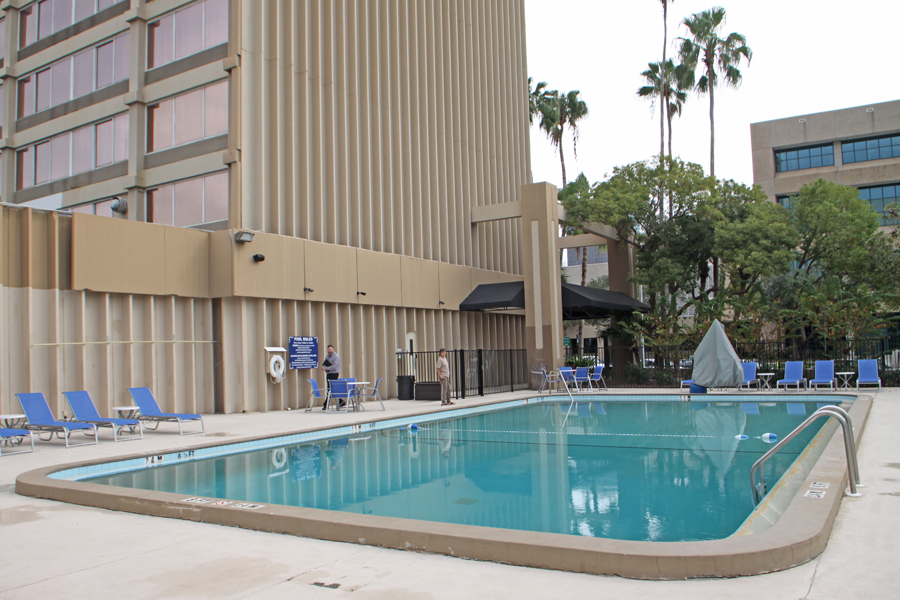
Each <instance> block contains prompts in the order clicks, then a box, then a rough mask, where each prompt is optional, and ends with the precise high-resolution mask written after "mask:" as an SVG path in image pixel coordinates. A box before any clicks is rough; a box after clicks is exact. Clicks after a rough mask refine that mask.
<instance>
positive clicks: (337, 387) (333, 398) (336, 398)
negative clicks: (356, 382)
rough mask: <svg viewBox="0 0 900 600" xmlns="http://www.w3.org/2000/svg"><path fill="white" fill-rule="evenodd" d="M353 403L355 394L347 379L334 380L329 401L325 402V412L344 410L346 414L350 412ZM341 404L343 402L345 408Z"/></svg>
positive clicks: (329, 393)
mask: <svg viewBox="0 0 900 600" xmlns="http://www.w3.org/2000/svg"><path fill="white" fill-rule="evenodd" d="M352 401H353V394H352V392H351V391H350V386H348V385H347V381H346V380H345V379H332V380H331V388H330V390H329V391H328V399H327V400H326V401H325V410H329V409H332V410H340V409H341V408H343V409H344V412H347V411H348V410H350V403H351V402H352ZM340 402H343V403H344V406H341V405H340ZM335 404H337V406H335Z"/></svg>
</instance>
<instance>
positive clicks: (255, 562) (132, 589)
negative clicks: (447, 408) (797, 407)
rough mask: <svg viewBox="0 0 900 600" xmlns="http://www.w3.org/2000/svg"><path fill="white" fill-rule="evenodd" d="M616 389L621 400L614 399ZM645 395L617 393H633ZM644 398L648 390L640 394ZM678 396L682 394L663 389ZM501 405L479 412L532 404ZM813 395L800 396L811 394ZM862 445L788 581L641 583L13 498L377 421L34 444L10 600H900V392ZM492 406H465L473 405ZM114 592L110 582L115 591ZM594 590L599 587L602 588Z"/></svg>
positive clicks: (12, 514) (421, 406)
mask: <svg viewBox="0 0 900 600" xmlns="http://www.w3.org/2000/svg"><path fill="white" fill-rule="evenodd" d="M617 391H618V390H617ZM635 391H637V390H621V392H624V393H627V392H635ZM640 391H641V392H644V390H640ZM659 392H660V393H672V390H659ZM525 395H529V394H522V393H517V394H497V395H492V396H488V397H486V398H484V399H483V401H489V402H495V401H498V400H502V399H512V398H518V397H523V396H525ZM802 395H803V394H800V396H801V397H802ZM873 395H874V396H875V402H874V404H873V407H872V412H871V414H870V418H869V421H868V424H867V425H866V433H865V435H864V436H863V438H862V443H861V445H860V454H859V459H860V471H861V477H862V481H863V483H864V484H865V485H866V487H865V488H863V489H862V492H863V496H862V497H861V498H844V500H843V503H842V507H841V511H840V513H839V514H838V517H837V520H836V522H835V526H834V530H833V532H832V535H831V540H830V542H829V544H828V547H827V548H826V550H825V552H824V553H823V554H822V555H820V556H819V557H817V558H815V559H813V560H812V561H811V562H809V563H806V564H804V565H801V566H799V567H795V568H792V569H789V570H786V571H782V572H779V573H772V574H767V575H760V576H754V577H743V578H737V579H706V580H693V581H668V582H665V581H634V580H626V579H620V578H616V577H602V576H595V575H581V574H573V573H565V572H556V571H545V570H540V569H529V568H523V567H514V566H509V565H501V564H493V563H485V562H477V561H464V560H461V559H456V558H450V557H444V556H438V555H430V554H420V553H414V552H398V551H394V550H387V549H383V548H376V547H369V546H358V545H354V544H343V543H338V542H326V541H319V540H313V539H307V538H299V537H293V536H287V535H277V534H270V533H261V532H255V531H248V530H242V529H237V528H231V527H222V526H217V525H210V524H205V523H194V522H189V521H182V520H176V519H161V518H154V517H147V516H141V515H134V514H128V513H120V512H112V511H105V510H100V509H94V508H87V507H81V506H74V505H68V504H61V503H58V502H52V501H46V500H38V499H34V498H27V497H23V496H19V495H16V494H15V492H14V487H15V478H16V477H17V476H18V475H19V474H20V473H23V472H26V471H31V470H34V469H38V468H41V467H47V466H51V465H56V464H62V463H71V462H83V461H89V460H95V459H99V458H111V457H115V456H120V455H125V454H133V453H136V452H157V451H163V450H172V449H184V448H191V447H194V446H197V445H202V444H207V443H209V442H211V441H222V442H231V441H237V440H239V439H241V438H245V437H256V436H261V435H274V434H278V433H282V432H285V431H296V430H299V429H303V428H307V427H309V428H318V427H321V426H323V425H324V426H327V425H342V424H347V423H348V422H358V421H361V420H364V419H365V418H366V416H369V417H371V416H373V415H374V416H375V417H376V418H377V417H378V416H380V414H383V413H381V411H380V410H375V411H373V410H372V409H371V408H370V410H369V411H368V412H366V413H363V414H362V415H355V414H350V415H344V414H340V415H325V414H321V413H318V414H315V413H313V414H309V413H303V412H296V411H294V412H282V413H266V414H244V415H210V416H208V417H206V418H205V420H206V422H207V435H206V436H205V437H201V436H188V437H179V436H178V435H177V430H176V431H175V432H174V433H173V432H172V431H173V429H174V427H169V428H167V429H164V431H163V432H161V433H152V432H151V433H149V434H147V435H146V436H145V439H144V440H143V441H142V442H135V443H134V444H126V443H123V444H114V443H112V441H111V440H107V437H110V434H109V433H108V432H103V433H101V440H102V441H101V443H100V444H99V445H97V446H86V447H80V448H73V449H69V450H66V449H65V448H64V446H63V445H62V443H61V442H54V443H40V442H39V443H38V444H37V449H36V451H35V452H34V453H33V454H24V455H18V456H8V457H7V456H4V457H2V458H0V536H2V537H0V539H3V541H4V545H3V550H2V553H3V556H2V559H0V598H19V597H22V598H32V597H34V596H35V595H41V594H42V593H43V594H46V593H50V594H53V593H61V592H65V591H71V590H75V589H77V590H84V592H85V593H90V594H91V595H93V596H97V597H100V598H104V597H107V596H109V597H112V596H114V595H115V596H119V595H121V594H122V593H127V594H128V595H129V596H132V597H135V598H171V597H233V598H255V597H267V598H280V597H285V598H286V597H296V596H302V597H305V598H306V597H309V598H316V597H320V595H321V597H323V598H327V597H331V598H333V597H334V596H335V594H337V593H339V592H341V591H343V592H347V591H355V592H356V593H357V594H359V595H360V596H361V597H363V598H367V597H368V598H388V597H390V598H450V597H453V598H455V597H458V596H459V595H460V594H466V593H471V594H477V595H478V596H480V597H488V598H505V597H516V598H522V597H526V598H542V597H550V596H556V595H558V594H559V592H560V591H562V590H564V591H565V593H567V594H569V593H579V592H583V593H591V592H593V593H597V592H598V591H599V590H602V591H603V594H604V595H609V594H610V593H612V594H613V595H614V596H629V597H630V596H632V595H637V594H665V596H666V597H670V598H671V597H674V598H680V597H685V598H686V597H690V598H698V597H702V598H705V597H709V598H713V597H715V598H722V597H727V598H745V597H746V598H750V597H758V596H759V595H760V594H765V595H766V596H767V597H768V598H785V599H794V598H857V597H858V598H893V597H896V596H897V595H898V593H900V575H898V569H897V550H898V549H900V542H898V534H900V527H898V525H900V510H898V509H900V500H898V498H900V473H898V471H897V469H898V468H900V452H898V451H900V441H898V439H897V437H896V436H895V434H894V432H896V431H897V430H898V427H900V389H891V390H885V391H883V392H880V393H874V392H873ZM480 401H482V399H480V398H479V399H470V400H462V401H459V403H458V404H460V405H463V406H465V405H469V404H475V403H478V402H480ZM386 405H387V408H388V414H389V415H397V416H399V415H400V414H403V413H409V412H411V411H422V412H431V411H433V410H435V409H436V408H435V407H436V403H412V402H398V401H390V402H388V403H386ZM113 582H114V583H113ZM598 586H602V588H599V587H598Z"/></svg>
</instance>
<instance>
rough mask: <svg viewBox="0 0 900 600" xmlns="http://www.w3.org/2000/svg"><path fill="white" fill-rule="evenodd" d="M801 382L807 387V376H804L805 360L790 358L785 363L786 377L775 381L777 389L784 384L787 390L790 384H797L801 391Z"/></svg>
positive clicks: (798, 389)
mask: <svg viewBox="0 0 900 600" xmlns="http://www.w3.org/2000/svg"><path fill="white" fill-rule="evenodd" d="M801 383H802V384H803V388H804V389H806V387H807V386H806V377H804V376H803V361H802V360H789V361H788V362H786V363H784V379H779V380H778V381H776V382H775V389H776V390H777V389H778V388H779V387H781V386H782V385H783V386H784V391H787V389H788V386H789V385H795V386H797V391H798V392H799V391H800V384H801Z"/></svg>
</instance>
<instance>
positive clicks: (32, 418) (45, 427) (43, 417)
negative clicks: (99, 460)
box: [16, 392, 97, 448]
mask: <svg viewBox="0 0 900 600" xmlns="http://www.w3.org/2000/svg"><path fill="white" fill-rule="evenodd" d="M16 398H18V399H19V404H21V405H22V411H23V412H24V413H25V418H27V419H28V424H27V425H26V426H25V427H26V429H30V430H32V431H37V434H38V439H39V440H41V441H42V442H49V441H50V440H52V439H53V434H54V433H55V434H56V436H57V437H59V438H63V439H65V440H66V448H69V447H72V446H88V445H93V444H96V443H97V426H96V425H94V424H93V423H71V422H69V421H57V420H56V417H54V416H53V413H52V412H51V411H50V405H49V404H47V399H46V398H44V395H43V394H42V393H40V392H35V393H32V394H16ZM76 431H80V432H82V433H83V434H85V435H89V436H93V438H94V441H92V442H84V443H82V444H70V443H69V438H70V437H71V436H72V434H73V433H74V432H76ZM42 433H49V434H50V437H48V438H47V439H46V440H45V439H44V438H42V437H41V434H42Z"/></svg>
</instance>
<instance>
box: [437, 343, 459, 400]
mask: <svg viewBox="0 0 900 600" xmlns="http://www.w3.org/2000/svg"><path fill="white" fill-rule="evenodd" d="M436 366H437V372H438V380H439V381H440V382H441V406H447V405H449V404H456V403H455V402H451V401H450V361H448V360H447V351H446V350H445V349H444V348H441V349H440V352H439V356H438V359H437V365H436Z"/></svg>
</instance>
